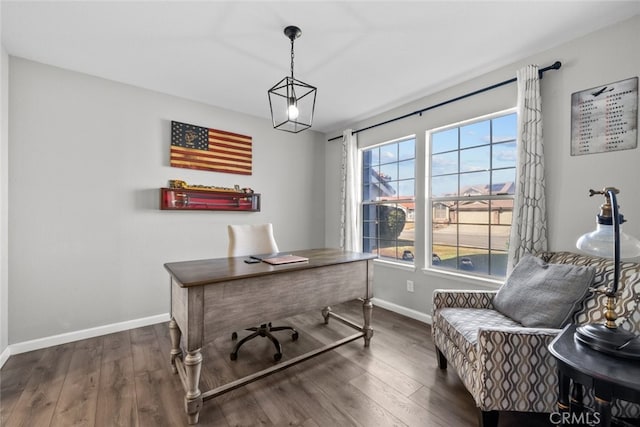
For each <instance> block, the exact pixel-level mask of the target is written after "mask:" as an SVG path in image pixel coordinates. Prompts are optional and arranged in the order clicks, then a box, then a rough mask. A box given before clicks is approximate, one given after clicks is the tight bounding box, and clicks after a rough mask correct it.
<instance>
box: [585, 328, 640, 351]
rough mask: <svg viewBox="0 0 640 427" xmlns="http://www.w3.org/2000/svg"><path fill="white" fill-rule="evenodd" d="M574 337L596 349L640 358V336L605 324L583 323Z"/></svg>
mask: <svg viewBox="0 0 640 427" xmlns="http://www.w3.org/2000/svg"><path fill="white" fill-rule="evenodd" d="M574 337H575V339H576V340H578V341H579V342H581V343H583V344H586V345H588V346H589V347H591V348H592V349H594V350H596V351H600V352H602V353H606V354H610V355H612V356H616V357H625V358H627V359H640V337H639V336H637V335H634V334H633V333H631V332H627V331H623V330H622V329H618V328H616V329H611V328H607V327H606V326H605V325H594V324H591V325H582V326H579V327H578V328H576V332H575V334H574Z"/></svg>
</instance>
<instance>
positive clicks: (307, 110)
mask: <svg viewBox="0 0 640 427" xmlns="http://www.w3.org/2000/svg"><path fill="white" fill-rule="evenodd" d="M316 92H317V89H316V88H315V87H313V86H311V85H309V84H306V83H304V82H301V81H300V80H297V79H294V78H291V77H285V78H283V79H282V80H280V81H279V82H278V83H276V84H275V85H274V86H273V87H272V88H271V89H269V91H268V94H269V107H270V108H271V119H272V121H273V127H274V128H275V129H280V130H284V131H287V132H293V133H298V132H300V131H303V130H305V129H308V128H310V127H311V124H312V123H313V113H314V110H315V106H316Z"/></svg>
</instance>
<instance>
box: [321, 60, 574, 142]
mask: <svg viewBox="0 0 640 427" xmlns="http://www.w3.org/2000/svg"><path fill="white" fill-rule="evenodd" d="M561 66H562V63H561V62H560V61H556V62H554V63H553V64H551V65H549V66H548V67H544V68H541V69H539V70H538V75H539V76H540V78H542V75H543V74H544V72H545V71H549V70H559V69H560V67H561ZM517 80H518V78H517V77H514V78H512V79H509V80H505V81H503V82H500V83H496V84H494V85H491V86H487V87H485V88H482V89H478V90H476V91H473V92H469V93H466V94H464V95H460V96H458V97H456V98H452V99H449V100H447V101H443V102H440V103H438V104H435V105H431V106H430V107H426V108H423V109H421V110H417V111H414V112H413V113H408V114H405V115H403V116H399V117H394V118H393V119H389V120H386V121H384V122H380V123H376V124H375V125H371V126H367V127H366V128H362V129H358V130H354V131H352V132H351V134H352V135H354V134H356V133H359V132H363V131H365V130H369V129H373V128H376V127H378V126H382V125H386V124H389V123H392V122H396V121H398V120H402V119H406V118H407V117H411V116H415V115H416V114H418V115H422V113H424V112H425V111H429V110H433V109H434V108H438V107H442V106H443V105H447V104H451V103H452V102H456V101H460V100H461V99H465V98H469V97H470V96H474V95H477V94H479V93H482V92H487V91H489V90H492V89H495V88H498V87H500V86H504V85H507V84H509V83H513V82H515V81H517ZM340 138H342V135H339V136H336V137H333V138H331V139H329V140H328V141H335V140H336V139H340Z"/></svg>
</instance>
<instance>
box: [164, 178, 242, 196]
mask: <svg viewBox="0 0 640 427" xmlns="http://www.w3.org/2000/svg"><path fill="white" fill-rule="evenodd" d="M169 187H170V188H184V189H185V190H206V191H218V192H221V191H224V192H230V193H253V190H252V189H251V188H240V186H239V185H238V184H236V185H234V186H233V188H230V187H218V186H215V185H197V184H193V185H189V184H187V183H186V182H185V181H181V180H179V179H171V180H169Z"/></svg>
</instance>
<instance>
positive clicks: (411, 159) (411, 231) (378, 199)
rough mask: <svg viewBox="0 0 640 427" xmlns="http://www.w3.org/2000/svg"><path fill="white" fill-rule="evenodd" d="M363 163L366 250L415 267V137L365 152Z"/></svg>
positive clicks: (363, 245) (363, 234)
mask: <svg viewBox="0 0 640 427" xmlns="http://www.w3.org/2000/svg"><path fill="white" fill-rule="evenodd" d="M362 160H363V161H362V225H363V227H362V230H363V231H362V240H363V242H362V247H363V250H364V251H365V252H371V253H374V254H378V257H379V258H386V259H391V260H399V261H402V262H406V263H411V264H413V257H414V254H415V227H414V224H415V161H416V140H415V137H410V138H403V139H401V140H397V141H393V142H389V143H386V144H383V145H379V146H377V147H374V148H370V149H367V150H363V152H362Z"/></svg>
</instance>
